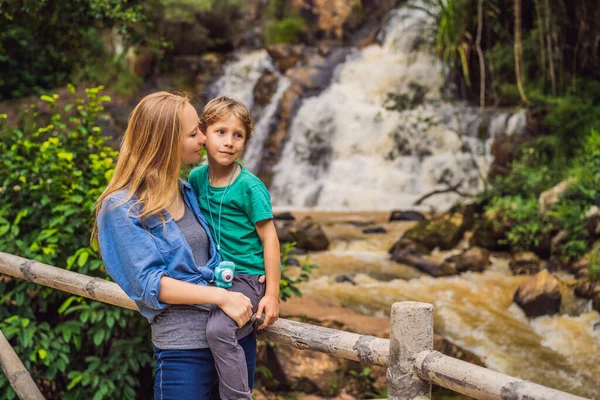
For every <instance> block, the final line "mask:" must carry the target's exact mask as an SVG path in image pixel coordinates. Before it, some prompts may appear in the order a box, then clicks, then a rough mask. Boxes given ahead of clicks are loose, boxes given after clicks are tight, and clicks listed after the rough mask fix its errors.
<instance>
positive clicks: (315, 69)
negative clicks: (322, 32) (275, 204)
mask: <svg viewBox="0 0 600 400" xmlns="http://www.w3.org/2000/svg"><path fill="white" fill-rule="evenodd" d="M283 48H284V47H283ZM302 49H304V48H302ZM297 51H299V50H297V49H294V50H293V51H292V54H296V53H295V52H297ZM348 53H349V50H348V49H347V48H334V49H332V50H331V51H330V52H329V53H328V54H327V56H326V57H324V56H320V55H319V54H317V53H316V50H315V49H312V50H311V51H306V54H307V55H306V56H305V55H304V54H301V56H302V57H303V59H302V62H300V63H299V66H298V67H296V68H293V69H289V70H288V71H287V72H286V75H287V77H288V78H289V79H290V80H291V84H290V86H289V87H288V88H287V90H286V91H285V92H284V93H283V95H282V98H281V101H280V103H279V108H278V113H277V116H276V119H277V121H278V122H277V124H276V126H275V128H274V129H273V130H272V132H270V133H269V137H268V139H267V141H266V144H265V151H264V153H263V158H262V160H261V163H260V166H259V169H258V171H257V174H256V175H257V176H258V177H259V178H260V179H261V180H262V181H263V182H264V183H265V185H266V186H267V187H269V186H270V185H271V182H272V180H273V174H274V171H273V169H274V168H275V166H276V165H277V164H278V163H279V161H280V159H281V154H282V152H283V148H284V146H285V143H286V141H287V139H288V132H289V127H290V125H291V123H292V120H293V118H294V116H295V115H296V112H297V111H298V109H299V108H300V105H301V102H302V99H303V98H306V97H309V96H315V95H318V94H319V93H320V92H321V91H322V90H323V89H325V88H327V87H328V86H329V83H330V82H331V78H332V77H333V72H334V70H335V67H336V66H337V65H338V64H340V63H341V62H343V61H344V60H345V59H346V55H347V54H348ZM270 54H271V53H270ZM271 56H272V57H274V58H275V57H277V56H276V55H275V56H273V54H272V55H271ZM294 57H295V56H294ZM298 61H301V60H296V61H294V63H297V62H298ZM289 63H290V64H291V62H289ZM303 63H304V64H303ZM280 68H291V67H290V66H289V65H287V64H285V62H284V65H283V66H281V64H280Z"/></svg>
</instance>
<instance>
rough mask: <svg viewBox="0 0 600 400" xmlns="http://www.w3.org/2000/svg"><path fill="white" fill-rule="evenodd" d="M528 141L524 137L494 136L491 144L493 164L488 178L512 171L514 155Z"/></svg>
mask: <svg viewBox="0 0 600 400" xmlns="http://www.w3.org/2000/svg"><path fill="white" fill-rule="evenodd" d="M528 141H529V138H527V137H526V136H524V135H507V134H501V135H498V136H496V138H495V139H494V143H493V144H492V156H493V158H494V162H493V163H492V166H491V168H490V172H489V174H488V176H489V178H490V179H491V178H493V177H495V176H506V175H508V173H509V172H510V170H511V169H512V162H513V161H514V160H515V157H516V155H517V154H518V152H519V150H520V149H521V147H522V146H523V145H524V144H526V143H527V142H528Z"/></svg>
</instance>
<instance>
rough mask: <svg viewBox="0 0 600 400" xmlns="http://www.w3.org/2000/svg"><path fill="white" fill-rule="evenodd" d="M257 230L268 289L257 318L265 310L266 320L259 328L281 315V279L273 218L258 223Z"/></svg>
mask: <svg viewBox="0 0 600 400" xmlns="http://www.w3.org/2000/svg"><path fill="white" fill-rule="evenodd" d="M256 232H257V233H258V236H259V237H260V241H261V242H262V245H263V254H264V258H265V273H266V275H267V289H266V292H265V297H263V298H262V299H261V300H260V302H259V303H258V309H257V311H256V318H258V319H260V318H261V316H262V312H263V310H264V311H265V320H264V321H263V323H262V324H261V325H260V326H259V327H258V329H263V328H266V327H267V326H269V325H273V323H274V322H275V321H276V320H277V318H278V316H279V281H280V280H281V270H280V268H279V266H280V251H279V238H278V237H277V231H276V230H275V224H274V223H273V220H272V219H267V220H264V221H259V222H257V223H256Z"/></svg>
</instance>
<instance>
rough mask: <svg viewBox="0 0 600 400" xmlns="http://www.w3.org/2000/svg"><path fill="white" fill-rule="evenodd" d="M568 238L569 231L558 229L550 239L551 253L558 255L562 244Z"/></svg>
mask: <svg viewBox="0 0 600 400" xmlns="http://www.w3.org/2000/svg"><path fill="white" fill-rule="evenodd" d="M568 240H569V231H568V230H566V229H563V230H561V231H559V232H558V233H557V234H556V235H555V236H554V237H553V238H552V240H551V241H550V253H551V254H552V255H560V254H561V252H562V245H563V244H565V243H566V242H567V241H568Z"/></svg>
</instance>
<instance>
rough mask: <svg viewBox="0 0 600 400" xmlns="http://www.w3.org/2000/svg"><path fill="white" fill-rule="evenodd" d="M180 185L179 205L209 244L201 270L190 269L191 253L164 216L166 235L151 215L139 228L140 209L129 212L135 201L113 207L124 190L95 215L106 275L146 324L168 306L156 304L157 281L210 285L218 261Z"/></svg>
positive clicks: (191, 197)
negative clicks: (181, 200)
mask: <svg viewBox="0 0 600 400" xmlns="http://www.w3.org/2000/svg"><path fill="white" fill-rule="evenodd" d="M180 183H181V186H182V189H183V194H184V196H183V198H184V201H185V203H186V204H187V206H188V207H189V208H190V210H192V211H193V213H194V215H195V216H196V218H197V219H198V221H199V222H200V225H202V227H203V228H204V230H205V231H206V233H207V236H208V238H209V241H210V249H209V255H210V260H209V261H208V264H207V265H202V266H197V265H196V263H195V261H194V256H193V254H192V249H191V248H190V246H189V245H188V243H187V241H186V240H185V238H184V237H183V234H182V233H181V231H180V230H179V228H178V227H177V224H176V222H175V221H174V220H173V219H172V218H171V216H170V214H169V213H168V212H167V211H166V210H165V211H164V216H165V219H166V220H167V221H168V222H167V223H166V229H165V228H164V227H163V224H162V223H161V221H160V218H159V217H158V216H157V215H154V216H151V217H149V218H147V219H146V220H145V221H144V222H145V223H144V225H145V227H144V226H142V223H141V220H140V218H136V215H139V211H140V207H139V206H133V207H132V205H133V203H135V201H136V198H135V197H134V198H133V199H130V200H129V201H127V202H125V203H123V204H119V203H121V202H122V201H123V199H125V196H126V195H127V192H126V191H125V190H120V191H117V192H115V193H114V194H113V195H112V196H110V198H107V199H105V200H104V201H103V202H102V207H101V209H100V213H99V214H98V222H97V223H98V242H99V244H100V251H101V252H102V259H103V260H104V265H105V267H106V271H107V272H108V274H109V275H110V276H111V278H113V279H114V281H115V282H117V284H118V285H119V286H120V287H121V288H122V289H123V290H124V291H125V293H127V295H128V296H129V297H130V298H131V299H132V300H133V301H135V303H136V304H137V306H138V308H139V310H140V313H142V315H143V316H145V317H146V318H148V320H149V321H150V322H153V321H154V318H155V317H156V316H157V315H158V314H160V312H161V311H162V310H164V309H165V308H167V307H168V306H169V304H166V303H162V302H161V301H159V300H158V293H159V292H160V278H162V277H163V276H169V277H171V278H174V279H178V280H180V281H184V282H190V283H195V284H198V285H207V283H208V282H210V281H211V280H212V279H213V270H214V268H215V267H216V266H217V265H218V264H219V262H220V261H221V257H220V255H219V253H218V252H217V249H216V246H215V244H214V241H213V239H212V236H211V234H210V231H209V229H208V224H207V222H206V219H205V218H204V216H203V215H202V213H201V212H200V208H199V207H198V200H197V199H198V198H197V196H196V194H195V192H194V190H193V189H192V187H191V186H190V185H189V184H188V183H187V182H184V181H180Z"/></svg>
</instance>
